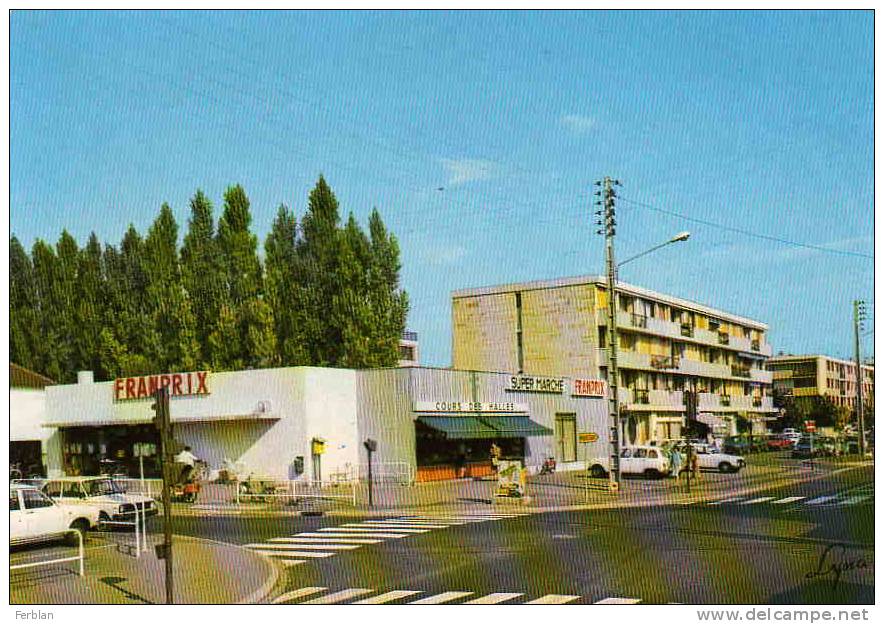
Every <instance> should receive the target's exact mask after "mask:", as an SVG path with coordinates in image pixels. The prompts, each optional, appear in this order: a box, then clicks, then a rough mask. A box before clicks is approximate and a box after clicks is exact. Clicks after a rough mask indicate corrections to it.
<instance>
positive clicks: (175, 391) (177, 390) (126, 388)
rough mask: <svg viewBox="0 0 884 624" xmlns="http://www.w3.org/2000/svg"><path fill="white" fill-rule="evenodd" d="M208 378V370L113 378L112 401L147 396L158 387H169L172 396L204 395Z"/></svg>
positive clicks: (207, 389)
mask: <svg viewBox="0 0 884 624" xmlns="http://www.w3.org/2000/svg"><path fill="white" fill-rule="evenodd" d="M208 380H209V371H197V372H194V373H170V374H166V375H145V376H143V377H119V378H117V379H115V380H114V401H129V400H132V399H143V398H148V397H151V396H153V395H154V394H155V393H156V391H157V390H158V389H160V388H169V392H170V394H171V395H172V396H188V395H195V394H202V395H206V394H209V381H208Z"/></svg>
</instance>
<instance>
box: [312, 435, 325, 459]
mask: <svg viewBox="0 0 884 624" xmlns="http://www.w3.org/2000/svg"><path fill="white" fill-rule="evenodd" d="M323 453H325V440H319V439H318V438H314V439H313V454H314V455H322V454H323Z"/></svg>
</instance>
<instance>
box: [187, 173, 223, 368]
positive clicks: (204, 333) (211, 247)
mask: <svg viewBox="0 0 884 624" xmlns="http://www.w3.org/2000/svg"><path fill="white" fill-rule="evenodd" d="M181 282H182V284H183V285H184V289H185V290H186V291H187V293H188V295H189V296H190V302H191V309H192V312H193V316H194V320H195V332H196V337H197V342H198V343H199V359H200V362H201V366H203V365H208V364H210V363H211V362H212V360H213V357H212V351H211V348H210V344H209V336H211V335H212V332H213V331H214V330H215V326H216V325H217V324H218V319H219V316H220V313H221V306H222V305H223V304H224V302H225V283H226V279H225V277H224V271H223V267H222V264H221V255H220V253H219V248H218V241H217V240H216V239H215V222H214V218H213V216H212V204H211V202H210V201H209V199H208V198H207V197H206V196H205V195H204V194H203V192H202V191H201V190H197V192H196V194H195V195H194V196H193V198H192V199H191V200H190V220H189V221H188V228H187V234H186V235H185V236H184V244H183V245H182V247H181Z"/></svg>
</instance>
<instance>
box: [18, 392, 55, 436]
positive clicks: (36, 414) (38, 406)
mask: <svg viewBox="0 0 884 624" xmlns="http://www.w3.org/2000/svg"><path fill="white" fill-rule="evenodd" d="M45 417H46V391H45V390H42V389H33V388H11V389H10V390H9V441H10V442H25V441H28V440H40V441H41V442H42V441H45V440H47V439H48V438H49V437H50V436H51V435H52V430H51V429H47V428H46V427H43V426H42V424H43V422H44V419H45Z"/></svg>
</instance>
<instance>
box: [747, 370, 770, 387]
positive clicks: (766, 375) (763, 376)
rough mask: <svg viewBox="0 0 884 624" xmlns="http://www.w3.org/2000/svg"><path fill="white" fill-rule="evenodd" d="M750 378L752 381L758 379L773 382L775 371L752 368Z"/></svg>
mask: <svg viewBox="0 0 884 624" xmlns="http://www.w3.org/2000/svg"><path fill="white" fill-rule="evenodd" d="M749 378H750V379H751V380H752V381H757V382H758V383H763V384H771V383H773V373H772V372H771V371H769V370H764V369H763V368H750V369H749Z"/></svg>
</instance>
